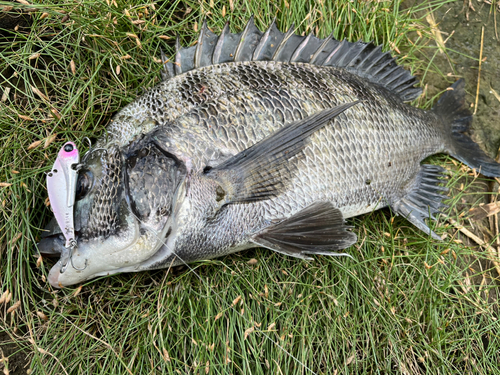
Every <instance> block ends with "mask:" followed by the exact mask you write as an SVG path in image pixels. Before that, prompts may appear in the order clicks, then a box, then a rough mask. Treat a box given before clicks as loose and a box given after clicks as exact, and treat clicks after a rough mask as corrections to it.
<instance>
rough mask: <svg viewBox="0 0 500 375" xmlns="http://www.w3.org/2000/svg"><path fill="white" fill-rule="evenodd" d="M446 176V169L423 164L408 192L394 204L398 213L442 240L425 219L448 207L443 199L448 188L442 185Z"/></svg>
mask: <svg viewBox="0 0 500 375" xmlns="http://www.w3.org/2000/svg"><path fill="white" fill-rule="evenodd" d="M446 177H447V172H446V169H444V168H442V167H439V166H437V165H429V164H424V165H422V166H421V169H420V171H419V172H418V173H417V175H416V177H415V179H414V181H413V183H412V186H411V188H410V190H409V191H408V193H407V194H406V195H405V196H404V197H403V198H401V199H400V200H399V201H398V202H396V203H394V204H393V205H392V208H393V209H394V210H395V211H396V212H397V213H398V214H400V215H402V216H404V217H405V218H406V219H407V220H408V221H409V222H410V223H412V224H413V225H415V226H416V227H417V228H418V229H420V230H422V231H424V232H425V233H427V234H430V235H431V236H432V238H434V239H436V240H441V237H439V236H438V235H437V234H436V233H434V232H433V231H432V230H431V229H430V228H429V227H428V226H427V224H426V223H425V221H424V220H425V219H429V218H430V219H433V220H435V217H434V215H436V214H437V213H439V212H441V211H442V209H443V208H445V207H446V205H445V204H444V203H443V200H445V199H447V198H448V197H447V196H446V195H444V194H443V192H446V191H448V189H447V188H446V187H443V186H440V185H441V184H443V183H444V182H445V181H443V178H446Z"/></svg>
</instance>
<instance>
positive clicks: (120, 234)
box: [39, 146, 183, 288]
mask: <svg viewBox="0 0 500 375" xmlns="http://www.w3.org/2000/svg"><path fill="white" fill-rule="evenodd" d="M180 169H181V168H179V165H178V163H177V162H176V160H174V159H171V158H169V157H167V156H165V155H162V154H161V153H160V152H158V151H155V150H154V148H148V147H144V148H142V149H139V150H135V151H128V152H123V151H121V150H120V148H119V147H117V146H108V147H107V148H106V149H101V150H99V149H98V150H95V151H93V152H92V153H91V155H90V156H89V157H88V158H86V159H85V161H84V163H82V167H81V169H80V170H79V173H78V180H77V186H76V197H75V206H74V222H75V240H76V247H75V248H74V249H72V250H70V251H68V250H67V249H65V247H64V241H62V240H61V235H60V234H59V233H58V227H57V226H55V225H54V223H49V227H50V226H52V228H48V229H49V231H50V232H47V235H45V237H44V238H43V239H42V241H41V242H40V244H39V250H40V252H42V253H43V250H47V249H48V250H51V251H52V252H53V253H54V252H56V253H57V252H60V253H61V259H60V260H59V261H58V262H57V263H56V264H55V265H54V266H53V267H52V269H51V270H50V272H49V277H48V279H49V282H50V284H51V285H52V286H54V287H57V288H60V287H64V286H68V285H73V284H77V283H79V282H82V281H85V280H88V279H91V278H94V277H97V276H103V275H111V274H114V273H118V272H131V271H134V270H136V268H137V267H138V265H139V264H141V262H143V261H145V260H146V259H148V258H149V257H151V256H152V255H153V254H154V253H155V251H157V249H158V248H159V247H160V246H161V245H162V244H163V243H164V241H163V240H162V237H163V236H164V234H165V231H167V230H168V227H169V222H170V213H171V206H172V200H173V196H174V193H175V188H176V186H177V184H178V180H179V179H180V178H182V175H183V174H182V173H181V172H180V171H179V170H180ZM59 231H60V230H59Z"/></svg>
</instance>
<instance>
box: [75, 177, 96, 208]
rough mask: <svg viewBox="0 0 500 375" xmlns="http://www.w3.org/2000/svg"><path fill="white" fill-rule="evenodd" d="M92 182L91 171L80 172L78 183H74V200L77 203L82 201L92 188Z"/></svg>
mask: <svg viewBox="0 0 500 375" xmlns="http://www.w3.org/2000/svg"><path fill="white" fill-rule="evenodd" d="M93 182H94V175H93V174H92V172H91V171H85V172H80V173H79V175H78V181H77V182H76V196H75V198H76V200H77V201H79V200H80V199H83V198H84V197H85V196H86V195H87V193H88V192H89V191H90V188H91V187H92V183H93Z"/></svg>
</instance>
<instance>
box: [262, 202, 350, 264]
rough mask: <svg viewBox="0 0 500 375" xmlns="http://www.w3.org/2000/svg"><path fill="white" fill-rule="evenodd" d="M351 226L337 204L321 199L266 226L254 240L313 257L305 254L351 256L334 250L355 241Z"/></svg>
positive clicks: (285, 252)
mask: <svg viewBox="0 0 500 375" xmlns="http://www.w3.org/2000/svg"><path fill="white" fill-rule="evenodd" d="M349 228H350V227H349V226H346V225H345V224H344V219H343V217H342V213H341V212H340V211H339V210H338V209H337V208H335V207H333V205H332V204H331V203H329V202H318V203H314V204H312V205H310V206H309V207H307V208H305V209H303V210H302V211H300V212H298V213H297V214H295V215H293V216H292V217H290V218H288V219H286V220H284V221H282V222H280V223H278V224H275V225H272V226H270V227H268V228H266V229H265V230H264V231H263V232H261V233H259V234H257V235H256V236H254V237H253V239H252V242H253V243H255V244H256V245H259V246H262V247H266V248H268V249H271V250H274V251H277V252H279V253H283V254H286V255H290V256H293V257H296V258H302V259H310V258H309V257H307V256H306V254H320V255H331V256H342V255H345V256H350V255H348V254H339V253H335V252H334V251H335V250H340V249H345V248H347V247H349V246H351V245H352V244H354V243H356V241H357V236H356V234H355V233H353V232H349V231H348V229H349Z"/></svg>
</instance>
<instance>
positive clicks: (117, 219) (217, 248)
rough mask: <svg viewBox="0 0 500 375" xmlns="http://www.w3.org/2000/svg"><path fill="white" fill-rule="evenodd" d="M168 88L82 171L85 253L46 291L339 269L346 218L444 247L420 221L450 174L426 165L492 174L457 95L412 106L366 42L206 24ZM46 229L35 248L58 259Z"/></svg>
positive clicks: (414, 92) (118, 129) (400, 82)
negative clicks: (267, 261) (382, 223)
mask: <svg viewBox="0 0 500 375" xmlns="http://www.w3.org/2000/svg"><path fill="white" fill-rule="evenodd" d="M235 35H236V36H235ZM238 38H239V39H238ZM164 76H165V78H166V79H165V80H164V81H163V82H162V83H160V84H159V85H158V86H156V87H154V88H153V89H151V90H149V91H148V92H146V93H145V94H144V95H142V96H141V97H139V98H137V99H136V100H135V101H134V102H132V103H131V104H129V105H128V106H126V107H125V108H123V110H121V111H120V112H119V113H118V114H117V115H116V116H115V118H114V119H113V121H112V123H111V124H110V125H109V127H108V136H107V137H106V138H102V139H100V140H99V141H98V144H97V146H96V148H95V149H94V150H91V151H90V152H89V154H87V155H86V157H84V159H83V163H82V164H83V169H82V170H81V171H80V174H79V189H77V193H76V195H77V202H76V206H75V230H76V233H77V236H78V240H77V242H78V246H77V248H76V250H75V251H74V252H73V253H72V254H71V256H72V259H71V264H72V267H67V268H66V269H65V270H64V272H62V273H61V262H62V263H64V264H66V263H67V259H61V260H60V262H58V263H57V264H56V265H55V266H54V268H53V269H52V270H51V272H50V274H49V281H50V282H51V284H52V285H54V286H56V287H60V286H65V285H71V284H74V283H78V282H80V281H83V280H86V279H89V278H92V277H95V276H99V275H107V274H112V273H117V272H136V271H141V270H149V269H158V268H166V267H169V266H172V265H178V264H183V263H187V262H192V261H196V260H203V259H210V258H214V257H218V256H221V255H225V254H229V253H232V252H236V251H241V250H244V249H247V248H251V247H256V246H262V247H267V248H270V249H272V250H275V251H279V252H282V253H285V254H287V255H291V256H295V257H299V258H307V256H308V254H329V255H335V254H337V253H335V252H332V250H333V251H335V250H341V249H344V248H346V247H348V246H350V245H352V244H353V243H355V242H356V235H355V234H354V233H353V232H351V231H349V228H348V227H346V226H345V224H344V219H345V218H349V217H352V216H356V215H360V214H363V213H366V212H370V211H372V210H374V209H379V208H382V207H385V206H391V207H392V208H393V209H394V210H395V211H396V212H397V213H399V214H402V215H404V216H405V217H406V218H407V219H408V220H409V221H410V222H412V223H413V224H415V225H416V226H417V227H418V228H420V229H422V230H424V231H425V232H427V233H428V234H429V235H432V236H433V237H435V238H439V237H437V235H436V234H435V233H433V232H432V231H431V230H430V229H429V228H428V227H427V225H426V224H425V222H424V219H426V218H428V217H429V214H431V217H432V215H433V214H435V213H437V212H439V211H440V210H441V209H442V208H443V207H444V205H443V203H442V200H443V195H442V194H441V193H442V191H443V190H445V188H443V187H442V186H441V185H442V182H443V181H442V177H444V170H443V169H442V168H440V167H437V166H428V165H423V166H422V165H421V164H420V162H421V161H422V160H423V159H424V158H426V157H427V156H429V155H432V154H435V153H440V152H446V153H449V154H451V155H453V156H455V157H457V158H458V159H459V160H461V161H463V162H465V163H466V164H468V165H469V166H472V167H476V168H482V169H481V170H482V172H483V174H485V175H488V176H499V175H500V166H499V165H498V164H496V163H495V162H494V161H493V160H491V159H490V158H488V157H487V156H486V155H485V154H484V153H483V152H482V151H481V150H480V149H479V147H478V146H477V145H476V144H474V143H473V142H472V141H471V140H470V138H468V137H467V136H466V135H465V134H463V132H464V131H465V130H467V128H468V125H469V124H470V121H471V116H470V113H469V112H468V111H467V109H466V106H465V101H464V95H465V93H464V90H463V86H464V85H463V81H458V82H456V83H455V84H454V86H452V89H451V90H450V91H448V92H447V93H446V94H445V95H444V96H443V98H442V99H441V100H440V102H439V103H438V104H437V105H436V107H435V108H434V109H433V110H432V111H423V110H419V109H416V108H414V107H411V106H409V105H407V104H405V102H406V101H409V100H412V99H414V98H416V97H417V96H418V95H419V93H420V90H419V89H418V88H416V87H414V85H415V83H416V80H415V78H414V77H412V76H411V75H410V74H409V73H408V72H406V71H405V70H403V69H402V68H401V67H398V66H397V65H396V64H395V62H394V60H393V59H392V58H391V57H390V56H389V55H388V54H382V53H381V52H380V49H378V48H376V47H375V46H373V45H371V44H367V43H362V42H358V43H348V42H345V41H344V42H338V41H336V40H334V39H332V38H327V39H325V40H319V39H316V38H311V37H300V36H297V35H294V34H293V33H291V32H288V33H286V34H283V33H280V32H279V31H278V30H277V29H276V27H275V26H274V25H272V26H271V27H270V28H269V29H268V31H266V32H265V33H260V31H258V30H257V29H256V28H255V26H253V23H252V22H249V24H248V25H247V27H246V29H245V30H244V31H243V33H242V34H241V35H240V34H230V33H228V31H227V28H225V29H224V31H223V33H222V35H221V36H216V35H215V34H213V33H211V32H210V31H209V30H208V28H206V25H205V26H204V28H203V30H202V32H201V35H200V40H199V41H198V46H197V47H191V48H188V49H181V50H180V51H179V52H178V54H177V57H176V65H172V64H166V65H165V71H164ZM52 227H53V228H54V227H55V228H56V229H53V230H52V231H51V232H50V233H49V235H48V236H47V237H46V238H45V239H44V240H43V241H42V242H41V244H40V245H41V246H40V248H41V249H43V248H45V249H48V248H51V249H55V250H56V251H57V252H62V253H64V254H66V257H67V256H68V255H67V252H63V251H62V246H63V245H62V244H61V241H60V239H58V238H57V226H54V225H52ZM58 248H59V250H58Z"/></svg>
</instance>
